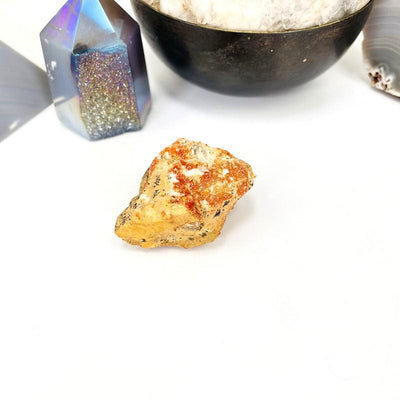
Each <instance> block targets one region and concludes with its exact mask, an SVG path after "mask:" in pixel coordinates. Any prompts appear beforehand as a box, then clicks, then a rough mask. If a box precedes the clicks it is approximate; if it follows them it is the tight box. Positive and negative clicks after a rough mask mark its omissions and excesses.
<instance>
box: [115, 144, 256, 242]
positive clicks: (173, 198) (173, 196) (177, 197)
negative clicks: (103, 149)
mask: <svg viewBox="0 0 400 400" xmlns="http://www.w3.org/2000/svg"><path fill="white" fill-rule="evenodd" d="M254 177H255V176H254V174H253V171H252V169H251V167H250V165H249V164H247V163H245V162H244V161H242V160H239V159H238V158H235V157H234V156H232V154H230V153H229V152H227V151H226V150H222V149H219V148H213V147H210V146H207V145H206V144H204V143H201V142H193V141H191V140H187V139H179V140H177V141H176V142H175V143H173V144H172V145H171V146H168V147H167V148H165V149H164V150H163V151H162V152H161V153H160V154H159V155H158V156H157V157H156V158H155V159H154V161H153V162H152V164H151V165H150V167H149V169H148V170H147V172H146V173H145V175H144V177H143V179H142V183H141V186H140V189H139V195H138V196H136V197H135V198H133V199H132V201H131V203H130V205H129V207H128V208H127V209H126V210H125V211H124V212H122V214H121V215H120V216H119V217H118V219H117V223H116V227H115V232H116V234H117V235H118V236H120V237H121V238H122V239H124V240H125V241H127V242H128V243H130V244H133V245H139V246H142V247H160V246H179V247H185V248H189V247H194V246H200V245H203V244H205V243H208V242H211V241H213V240H214V239H216V238H217V237H218V235H219V234H220V232H221V229H222V227H223V225H224V223H225V220H226V217H227V216H228V214H229V212H230V211H231V210H232V209H233V207H234V206H235V204H236V202H237V201H238V200H239V199H240V198H241V197H242V196H244V195H245V194H246V193H247V191H248V190H249V189H250V188H251V187H252V186H253V181H254Z"/></svg>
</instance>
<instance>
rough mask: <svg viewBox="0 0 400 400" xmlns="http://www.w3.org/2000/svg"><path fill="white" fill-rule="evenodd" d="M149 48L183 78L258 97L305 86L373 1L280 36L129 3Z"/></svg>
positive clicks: (348, 40) (139, 0)
mask: <svg viewBox="0 0 400 400" xmlns="http://www.w3.org/2000/svg"><path fill="white" fill-rule="evenodd" d="M131 2H132V5H133V8H134V10H135V13H136V16H137V18H138V20H139V23H140V25H141V27H142V31H143V33H144V35H145V37H146V38H147V40H148V42H149V44H150V45H151V46H152V47H153V48H154V50H155V51H156V52H157V53H158V54H159V55H160V56H161V58H162V59H163V60H164V61H165V63H166V64H167V65H169V66H170V67H171V68H172V69H173V70H174V71H175V72H176V73H178V74H179V75H180V76H182V77H183V78H185V79H187V80H189V81H191V82H193V83H196V84H198V85H200V86H203V87H205V88H207V89H211V90H214V91H217V92H221V93H227V94H235V95H244V96H249V95H262V94H266V93H268V92H271V91H273V90H277V89H283V88H288V87H291V86H295V85H298V84H301V83H304V82H307V81H309V80H311V79H313V78H315V77H317V76H318V75H320V74H321V73H322V72H324V71H326V70H327V69H328V68H329V67H330V66H331V65H333V64H334V63H335V62H336V61H337V60H338V59H339V58H340V57H341V56H342V55H343V54H344V52H345V51H346V50H347V49H348V48H349V47H350V45H351V44H352V43H353V42H354V40H355V39H356V38H357V36H358V35H359V33H360V32H361V30H362V29H363V27H364V24H365V22H366V20H367V18H368V15H369V13H370V11H371V8H372V3H373V0H371V1H370V2H369V3H368V4H367V5H366V6H365V7H363V8H362V9H361V10H359V11H357V12H356V13H354V14H352V15H350V16H348V17H346V18H343V19H341V20H339V21H335V22H333V23H329V24H326V25H321V26H317V27H313V28H307V29H301V30H293V31H286V32H275V33H274V32H266V33H264V32H245V31H237V32H236V31H230V30H221V29H216V28H211V27H208V26H204V25H196V24H192V23H188V22H185V21H182V20H179V19H176V18H173V17H170V16H168V15H166V14H163V13H161V12H159V11H157V10H156V9H154V8H152V7H151V6H149V5H148V4H147V3H146V2H145V1H144V0H131Z"/></svg>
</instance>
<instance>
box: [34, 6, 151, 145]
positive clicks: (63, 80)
mask: <svg viewBox="0 0 400 400" xmlns="http://www.w3.org/2000/svg"><path fill="white" fill-rule="evenodd" d="M40 38H41V42H42V48H43V54H44V58H45V62H46V69H47V75H48V79H49V83H50V89H51V93H52V97H53V101H54V104H55V107H56V111H57V114H58V117H59V118H60V120H61V121H62V122H63V123H64V124H65V125H67V126H68V127H69V128H71V129H73V130H74V131H76V132H78V133H80V134H81V135H83V136H85V137H87V138H89V139H102V138H105V137H109V136H114V135H118V134H120V133H123V132H127V131H135V130H138V129H141V128H142V126H143V124H144V121H145V118H146V116H147V114H148V111H149V108H150V89H149V83H148V78H147V72H146V64H145V59H144V54H143V46H142V41H141V37H140V29H139V26H138V24H137V23H136V22H135V21H134V20H133V19H132V18H131V17H130V16H129V15H128V14H127V13H126V12H125V11H124V10H123V9H122V8H121V7H120V6H119V5H118V4H116V3H115V2H114V1H113V0H69V1H68V2H67V3H66V4H65V5H64V6H63V7H62V8H61V10H60V11H59V12H58V13H57V14H56V15H55V16H54V18H53V19H52V20H51V21H50V22H49V23H48V24H47V25H46V27H45V28H44V29H43V31H42V32H41V34H40Z"/></svg>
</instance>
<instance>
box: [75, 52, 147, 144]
mask: <svg viewBox="0 0 400 400" xmlns="http://www.w3.org/2000/svg"><path fill="white" fill-rule="evenodd" d="M72 65H73V68H74V72H75V74H76V81H77V85H78V92H79V100H80V106H81V116H82V119H83V122H84V124H85V126H86V129H87V133H88V134H89V135H90V136H91V137H92V138H94V139H96V138H99V137H106V136H113V135H116V134H119V133H123V132H126V131H131V130H134V129H139V128H140V119H139V115H138V110H137V106H136V101H135V92H134V87H133V79H132V75H131V73H130V68H129V61H128V52H127V50H126V46H125V45H121V46H118V47H114V48H111V49H109V50H106V49H103V50H102V51H98V50H89V51H85V52H83V53H81V54H77V55H73V63H72Z"/></svg>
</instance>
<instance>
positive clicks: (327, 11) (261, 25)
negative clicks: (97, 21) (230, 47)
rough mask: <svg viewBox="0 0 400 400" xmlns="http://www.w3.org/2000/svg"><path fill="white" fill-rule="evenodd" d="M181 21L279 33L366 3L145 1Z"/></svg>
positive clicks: (325, 0)
mask: <svg viewBox="0 0 400 400" xmlns="http://www.w3.org/2000/svg"><path fill="white" fill-rule="evenodd" d="M145 1H147V2H148V3H149V4H150V5H152V6H153V7H156V8H157V9H159V10H160V11H162V12H164V13H166V14H168V15H171V16H173V17H176V18H179V19H183V20H185V21H189V22H193V23H197V24H204V25H208V26H212V27H216V28H220V29H230V30H245V31H264V32H280V31H286V30H291V29H302V28H308V27H312V26H317V25H323V24H326V23H328V22H332V21H336V20H338V19H341V18H343V17H345V16H347V15H349V14H352V13H354V12H355V11H357V10H359V9H360V8H362V7H363V6H365V5H366V4H367V3H368V2H369V1H370V0H145Z"/></svg>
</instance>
